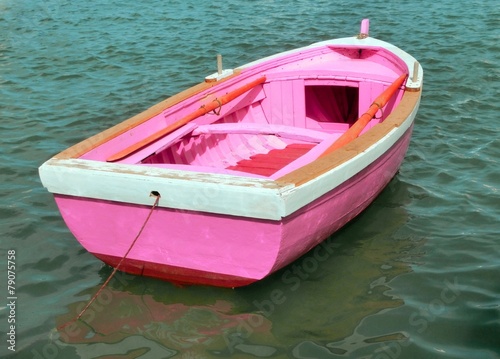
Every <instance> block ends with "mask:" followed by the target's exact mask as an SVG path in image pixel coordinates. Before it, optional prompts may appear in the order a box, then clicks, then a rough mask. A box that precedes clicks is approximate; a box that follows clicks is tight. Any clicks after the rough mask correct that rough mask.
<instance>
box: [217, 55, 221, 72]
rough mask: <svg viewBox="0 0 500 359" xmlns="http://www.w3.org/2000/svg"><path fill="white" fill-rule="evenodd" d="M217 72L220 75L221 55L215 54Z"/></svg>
mask: <svg viewBox="0 0 500 359" xmlns="http://www.w3.org/2000/svg"><path fill="white" fill-rule="evenodd" d="M217 73H218V74H219V75H222V55H221V54H217Z"/></svg>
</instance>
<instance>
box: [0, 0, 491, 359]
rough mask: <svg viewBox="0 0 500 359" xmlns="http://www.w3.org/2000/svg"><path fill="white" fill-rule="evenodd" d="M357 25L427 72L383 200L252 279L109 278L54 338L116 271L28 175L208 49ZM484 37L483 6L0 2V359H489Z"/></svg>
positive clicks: (313, 38) (168, 87) (208, 68)
mask: <svg viewBox="0 0 500 359" xmlns="http://www.w3.org/2000/svg"><path fill="white" fill-rule="evenodd" d="M363 18H370V20H371V32H370V34H371V35H372V36H374V37H377V38H380V39H382V40H385V41H388V42H391V43H394V44H395V45H397V46H399V47H401V48H403V49H404V50H405V51H407V52H409V53H410V54H412V55H413V56H414V57H416V58H417V59H418V60H419V61H420V63H421V64H422V66H423V68H424V71H425V79H424V91H423V97H422V103H421V108H420V111H419V113H418V115H417V118H416V123H415V129H414V134H413V138H412V142H411V145H410V148H409V151H408V154H407V156H406V159H405V161H404V163H403V166H402V167H401V170H400V172H399V174H398V175H397V176H396V177H395V178H394V179H393V180H392V182H391V183H390V184H389V186H388V187H387V188H386V190H385V191H384V192H383V193H382V194H381V195H380V197H379V198H377V200H376V201H375V202H374V203H373V204H372V205H371V206H370V207H369V208H368V209H367V210H366V211H365V212H364V213H363V214H361V215H360V216H359V217H358V218H357V219H355V220H354V221H353V222H352V223H350V224H349V225H347V226H346V227H345V228H343V229H342V230H341V231H339V232H338V233H336V234H334V235H333V236H331V237H330V238H328V239H327V241H326V242H325V243H324V245H323V248H322V249H321V253H320V251H319V250H318V251H315V252H311V253H309V254H306V255H305V256H303V257H302V258H300V259H299V260H297V261H296V262H294V263H293V264H291V265H289V266H288V267H286V268H284V269H283V270H281V271H280V272H278V273H276V274H274V275H272V276H271V277H269V278H267V279H265V280H263V281H261V282H259V283H257V284H254V285H251V286H248V287H244V288H238V289H234V290H233V289H221V288H212V287H202V286H191V287H178V286H175V285H172V284H169V283H166V282H162V281H159V280H153V279H148V278H141V277H135V276H131V275H127V274H123V273H118V274H117V275H116V276H115V277H114V279H113V280H112V281H111V282H110V283H109V285H108V286H107V287H106V289H105V290H104V291H103V292H102V293H101V295H100V296H99V297H98V299H97V300H96V301H95V302H94V304H93V305H92V306H91V307H90V308H89V309H88V310H87V311H86V312H85V314H84V315H83V316H82V318H81V320H80V321H78V322H77V323H75V324H72V325H68V326H66V327H65V328H64V329H61V330H59V331H57V330H55V328H56V327H57V326H60V325H63V324H64V323H66V322H67V321H69V320H71V319H72V318H73V317H74V316H76V315H77V314H78V313H79V312H80V311H81V309H82V308H83V306H84V305H85V304H86V303H87V301H88V300H89V299H90V298H91V296H92V295H94V294H95V293H96V291H97V290H98V288H99V287H100V286H101V285H102V284H103V282H104V281H105V279H106V278H107V277H108V275H109V274H110V273H111V269H110V268H109V267H107V266H104V265H103V264H102V263H101V262H100V261H99V260H97V259H96V258H94V257H93V256H92V255H91V254H89V253H87V252H86V251H85V250H84V249H82V247H81V246H80V245H79V244H78V242H77V241H76V240H75V239H74V238H73V236H72V235H71V233H70V232H69V230H68V229H67V228H66V226H65V224H64V223H63V221H62V219H61V216H60V215H59V213H58V210H57V208H56V206H55V204H54V201H53V199H52V196H51V194H50V193H48V192H47V191H46V190H45V189H44V188H43V187H42V185H41V183H40V180H39V178H38V173H37V168H38V166H40V164H41V163H43V162H44V161H45V160H47V159H48V158H50V157H51V156H52V155H54V154H56V153H58V152H60V151H61V150H63V149H65V148H66V147H68V146H70V145H73V144H75V143H76V142H78V141H80V140H83V139H85V138H86V137H88V136H90V135H93V134H95V133H97V132H99V131H101V130H103V129H106V128H108V127H109V126H111V125H113V124H116V123H118V122H120V121H122V120H124V119H126V118H128V117H130V116H132V115H134V114H136V113H138V112H140V111H142V110H144V109H146V108H148V107H150V106H151V105H153V104H155V103H157V102H158V101H160V100H162V99H164V98H166V97H168V96H170V95H173V94H175V93H176V92H178V91H180V90H182V89H185V88H187V87H189V86H191V85H194V84H196V83H199V82H201V81H203V79H204V77H205V76H206V75H209V74H211V73H213V72H215V71H216V60H215V59H216V55H217V54H218V53H221V54H222V55H223V59H224V60H223V61H224V67H225V68H233V67H237V66H238V65H242V64H244V63H247V62H250V61H252V60H255V59H258V58H261V57H263V56H266V55H271V54H273V53H276V52H280V51H285V50H290V49H293V48H296V47H299V46H304V45H307V44H310V43H313V42H317V41H322V40H326V39H330V38H337V37H344V36H353V35H355V34H356V33H357V32H358V31H359V24H360V22H361V20H362V19H363ZM499 28H500V7H499V6H498V4H496V3H495V2H494V1H486V0H482V1H479V0H478V1H474V0H473V1H463V0H453V1H452V0H443V1H429V0H423V1H416V0H410V1H405V2H390V1H376V0H367V1H363V2H359V1H341V0H339V1H326V0H315V1H312V0H296V1H273V0H256V1H248V0H246V1H239V0H236V1H218V2H216V1H213V2H212V1H198V0H196V1H195V0H183V1H179V0H172V1H155V0H152V1H147V2H146V1H130V0H122V1H115V0H106V1H104V0H95V1H87V2H84V1H64V0H45V1H44V0H38V1H35V0H0V134H1V140H0V141H1V142H0V143H1V152H0V163H1V170H0V188H1V191H0V196H1V197H0V198H1V202H0V205H1V206H0V225H1V239H0V248H1V251H0V283H1V284H0V332H1V333H2V334H1V338H0V356H1V357H15V358H46V359H48V358H95V357H99V358H143V359H145V358H170V357H176V358H219V357H226V358H228V357H234V358H256V357H257V358H374V359H375V358H377V359H382V358H391V359H395V358H426V359H429V358H464V359H471V358H481V359H482V358H500V281H499V277H500V223H499V219H500V201H499V199H500V195H499V189H500V183H499V182H500V167H499V159H500V141H499V131H498V128H499V121H500V118H499V110H500V108H499V105H498V95H499V93H500V85H499V77H500V71H499V63H500V32H499V31H498V29H499ZM188 240H189V239H188V238H186V241H188ZM256 260H258V258H256Z"/></svg>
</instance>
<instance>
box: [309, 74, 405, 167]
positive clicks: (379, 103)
mask: <svg viewBox="0 0 500 359" xmlns="http://www.w3.org/2000/svg"><path fill="white" fill-rule="evenodd" d="M407 76H408V75H407V74H403V75H401V76H400V77H398V78H397V79H396V81H394V82H393V83H392V84H391V85H390V86H389V87H388V88H386V89H385V90H384V92H382V93H381V94H380V95H379V96H378V97H377V98H376V99H375V101H373V103H372V104H371V106H370V108H369V109H368V110H367V111H366V112H365V113H364V114H362V115H361V117H360V118H358V119H357V120H356V122H355V123H354V124H353V125H352V126H351V127H350V128H349V129H348V130H347V131H346V132H344V134H343V135H342V136H340V137H339V138H338V139H337V141H335V142H334V143H332V145H331V146H330V147H328V148H327V149H326V150H325V151H324V152H323V153H322V154H321V155H320V156H319V158H321V157H324V156H326V155H328V154H329V153H332V152H333V151H335V150H336V149H338V148H340V147H342V146H344V145H346V144H348V143H349V142H351V141H352V140H354V139H355V138H356V137H358V136H359V134H360V133H361V131H363V129H364V128H365V127H366V125H368V122H370V120H371V119H372V118H373V116H375V114H376V113H377V111H378V110H379V109H382V108H383V107H384V106H385V105H386V104H387V102H389V100H390V99H391V97H392V96H393V95H394V94H395V93H396V91H397V90H398V89H399V88H400V87H401V85H402V84H403V82H404V81H405V80H406V77H407Z"/></svg>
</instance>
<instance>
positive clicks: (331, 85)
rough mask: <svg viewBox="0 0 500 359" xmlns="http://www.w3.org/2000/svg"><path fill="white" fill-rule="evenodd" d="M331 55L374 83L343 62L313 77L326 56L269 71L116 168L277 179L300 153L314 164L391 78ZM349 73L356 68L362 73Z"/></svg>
mask: <svg viewBox="0 0 500 359" xmlns="http://www.w3.org/2000/svg"><path fill="white" fill-rule="evenodd" d="M339 53H340V52H339ZM336 56H337V57H338V56H344V57H353V56H357V57H358V58H357V59H354V60H353V59H350V58H349V60H350V61H365V62H366V63H367V65H366V66H365V68H366V71H367V72H368V71H369V72H370V73H373V71H374V70H375V71H377V72H376V73H377V74H378V76H379V78H375V79H373V78H369V77H368V74H367V73H365V74H362V73H354V74H351V73H348V71H347V67H348V66H350V64H349V61H345V62H342V61H341V62H340V64H341V65H340V70H339V69H338V68H336V71H335V72H333V71H324V70H318V69H319V68H320V67H321V68H324V67H325V66H324V63H325V61H326V60H328V59H325V58H324V57H328V56H326V55H323V57H322V58H321V59H320V60H318V61H317V62H314V63H313V64H312V65H309V64H308V65H307V66H306V65H303V66H300V71H298V70H297V69H296V67H297V65H296V63H294V64H293V65H290V66H295V67H294V68H292V67H290V69H286V66H283V67H282V68H281V72H279V73H278V72H276V73H273V72H272V71H271V72H269V73H268V74H266V81H265V82H264V83H262V84H259V85H257V86H255V87H253V88H252V89H251V90H249V91H248V92H246V93H245V94H244V95H242V96H240V97H238V98H237V99H236V100H234V101H232V102H231V103H229V104H227V105H223V106H221V107H219V108H217V109H216V110H214V111H212V112H210V113H207V114H205V115H203V116H201V117H199V118H197V119H195V120H193V121H191V122H190V123H188V124H186V125H184V126H182V127H180V128H179V129H176V130H175V131H173V132H172V133H169V134H168V135H166V136H165V137H163V138H162V139H161V140H159V141H154V142H153V143H151V144H149V145H148V146H145V147H144V148H142V149H141V150H139V151H137V152H135V153H133V154H131V155H130V156H127V157H125V158H123V159H120V160H119V161H117V162H118V163H126V164H138V165H145V166H156V167H162V168H172V169H187V170H191V171H199V172H207V171H208V172H213V173H229V174H234V175H242V176H250V177H252V176H253V177H267V178H278V177H279V176H281V175H283V174H285V173H286V171H292V170H293V169H294V166H293V165H292V163H295V162H297V161H296V160H297V159H299V158H301V157H303V156H304V155H305V154H307V153H309V155H310V157H311V158H314V156H316V155H313V153H314V151H317V152H318V151H320V150H321V146H319V145H320V144H325V143H326V142H330V143H331V142H332V141H335V140H336V139H337V138H338V137H340V136H341V135H342V134H343V133H344V132H345V131H346V130H347V129H348V128H349V127H350V126H351V125H352V124H353V123H354V122H355V121H356V120H357V119H358V117H359V116H360V115H361V114H362V113H364V112H365V111H366V110H367V109H368V107H369V106H370V105H371V103H372V101H373V100H374V98H375V97H377V95H378V94H380V93H381V92H382V91H383V90H384V89H385V88H386V87H387V86H388V84H389V83H390V81H388V79H394V77H395V76H396V75H397V71H396V70H395V69H394V68H388V67H387V66H385V65H382V64H381V63H380V62H381V61H374V60H373V57H374V56H373V53H372V54H370V56H368V55H365V56H364V58H363V59H362V58H361V57H362V56H361V52H360V51H354V50H349V51H344V52H343V53H341V54H340V55H339V54H336ZM358 65H359V64H358ZM342 66H344V67H346V69H345V70H343V69H342ZM350 67H351V68H356V69H360V68H361V69H363V66H356V67H352V66H350ZM394 67H396V66H394ZM283 69H285V71H283ZM350 71H352V70H350ZM358 71H359V70H358ZM318 73H319V74H320V76H318ZM346 73H348V75H349V76H346V75H345V74H346ZM339 74H340V75H339ZM400 95H401V94H400ZM400 95H399V96H395V98H394V99H393V100H392V101H391V102H390V103H389V104H388V105H387V107H386V110H385V111H380V112H379V113H377V115H376V116H375V117H374V118H373V119H372V120H371V121H370V123H369V124H368V125H367V126H366V128H365V129H364V131H367V130H368V129H370V128H371V127H373V126H374V125H376V124H377V123H379V122H381V121H383V120H384V118H385V117H386V116H387V114H388V113H390V110H387V108H392V107H394V106H395V104H396V103H397V102H398V101H399V99H400V97H401V96H400ZM198 106H199V105H198ZM193 108H194V107H193ZM176 111H179V109H177V108H176V107H175V106H174V108H173V109H172V110H170V112H169V111H168V110H166V111H164V112H163V113H161V114H159V115H158V116H156V117H158V118H159V119H155V118H153V119H152V121H155V120H156V121H157V122H158V124H157V125H156V126H157V127H159V126H162V123H164V122H165V119H167V120H168V119H169V118H170V117H174V119H173V120H172V119H171V120H168V121H170V122H173V121H175V116H177V118H178V116H179V115H178V114H176ZM162 121H163V122H162ZM146 125H147V122H146V123H144V124H141V125H139V126H137V127H136V129H134V130H135V132H136V133H139V132H140V131H141V128H145V126H146ZM163 126H164V125H163ZM149 131H150V130H149ZM119 137H121V136H119ZM110 142H113V141H110ZM108 144H109V143H108ZM120 146H121V147H123V145H120ZM112 147H114V148H116V144H115V145H114V146H113V145H111V144H109V146H106V145H104V146H99V147H97V148H95V149H94V150H92V151H89V152H88V153H86V154H84V155H83V156H81V158H84V159H93V160H101V161H102V160H105V158H106V156H109V155H110V154H112V151H113V150H112V149H111V148H112ZM320 153H321V152H318V153H317V155H318V156H319V154H320ZM318 156H316V157H318ZM285 169H286V170H285Z"/></svg>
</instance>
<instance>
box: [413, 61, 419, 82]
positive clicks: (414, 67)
mask: <svg viewBox="0 0 500 359" xmlns="http://www.w3.org/2000/svg"><path fill="white" fill-rule="evenodd" d="M419 66H420V64H419V63H418V61H415V63H414V64H413V76H412V77H411V80H412V81H413V82H417V81H418V68H419Z"/></svg>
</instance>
